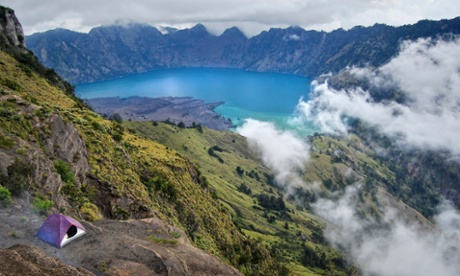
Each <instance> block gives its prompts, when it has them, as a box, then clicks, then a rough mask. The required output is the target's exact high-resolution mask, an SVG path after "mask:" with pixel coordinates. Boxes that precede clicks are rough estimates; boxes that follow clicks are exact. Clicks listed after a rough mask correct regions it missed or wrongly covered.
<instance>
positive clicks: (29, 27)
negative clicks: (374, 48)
mask: <svg viewBox="0 0 460 276" xmlns="http://www.w3.org/2000/svg"><path fill="white" fill-rule="evenodd" d="M3 5H6V6H9V7H11V8H13V9H15V10H16V13H17V15H18V16H19V19H20V21H21V22H22V24H23V27H24V29H25V32H26V33H27V34H31V33H34V32H38V31H45V30H48V29H55V28H57V27H63V28H69V29H73V30H77V31H88V30H89V29H91V28H92V27H95V26H99V25H107V24H111V23H114V22H116V21H118V20H122V21H136V22H140V23H147V24H151V25H153V26H159V25H166V26H173V27H174V26H191V25H195V24H196V23H203V24H204V25H205V26H207V27H208V28H209V29H210V30H212V31H214V32H216V33H221V32H222V31H223V30H225V29H226V28H229V27H232V26H238V27H240V28H241V29H242V30H243V31H244V32H246V34H247V35H249V36H252V35H255V34H258V33H259V32H260V31H261V30H267V29H269V28H271V27H288V26H302V27H304V28H306V29H317V30H332V29H335V28H339V27H342V28H345V29H348V28H351V27H353V26H356V25H364V26H369V25H373V24H374V23H387V24H390V25H402V24H408V23H415V22H416V21H418V20H420V19H424V18H429V19H442V18H453V17H455V16H458V15H459V14H460V5H458V4H457V2H456V1H455V0H437V1H432V0H407V1H399V0H373V1H366V0H324V1H313V0H253V1H245V0H229V1H212V0H197V1H188V0H168V1H166V0H155V1H151V0H137V1H125V0H98V1H90V0H80V1H71V0H42V1H38V2H37V1H35V0H5V1H3ZM31 7H33V8H31Z"/></svg>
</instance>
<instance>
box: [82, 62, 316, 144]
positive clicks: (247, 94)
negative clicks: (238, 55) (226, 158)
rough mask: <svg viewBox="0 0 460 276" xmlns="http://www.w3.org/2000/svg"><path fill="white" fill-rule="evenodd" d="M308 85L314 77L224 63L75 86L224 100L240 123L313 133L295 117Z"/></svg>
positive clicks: (89, 94)
mask: <svg viewBox="0 0 460 276" xmlns="http://www.w3.org/2000/svg"><path fill="white" fill-rule="evenodd" d="M309 91H310V79H308V78H305V77H301V76H296V75H289V74H277V73H258V72H247V71H243V70H238V69H220V68H219V69H216V68H180V69H161V70H156V71H151V72H147V73H142V74H136V75H132V76H127V77H124V78H120V79H114V80H108V81H101V82H95V83H89V84H81V85H77V87H76V94H77V96H79V97H80V98H82V99H90V98H100V97H116V96H118V97H121V98H126V97H130V96H145V97H152V98H154V97H165V96H172V97H185V96H190V97H193V98H196V99H201V100H204V101H205V102H225V104H223V105H221V106H219V107H217V108H216V109H215V111H216V112H218V113H219V114H221V115H222V116H224V117H226V118H230V119H231V120H232V122H233V123H234V124H235V125H237V126H238V125H241V124H242V123H243V122H244V119H246V118H253V119H257V120H261V121H269V122H273V123H274V124H275V125H276V126H277V127H278V128H280V129H296V130H297V132H298V133H299V134H301V135H306V134H311V133H312V131H313V130H312V128H311V127H309V126H302V127H301V128H299V126H294V125H293V124H292V123H291V121H292V118H293V113H294V111H295V107H296V105H297V103H298V101H299V99H300V98H301V97H304V98H306V97H307V96H308V93H309Z"/></svg>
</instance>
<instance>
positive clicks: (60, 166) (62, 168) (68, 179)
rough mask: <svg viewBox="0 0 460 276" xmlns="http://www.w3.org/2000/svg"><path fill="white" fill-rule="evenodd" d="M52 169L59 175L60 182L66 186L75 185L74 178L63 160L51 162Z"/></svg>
mask: <svg viewBox="0 0 460 276" xmlns="http://www.w3.org/2000/svg"><path fill="white" fill-rule="evenodd" d="M53 164H54V168H55V169H56V171H57V172H58V173H59V174H60V175H61V179H62V181H64V182H65V183H67V184H74V183H75V176H74V174H73V172H72V170H71V169H70V164H69V163H67V162H65V161H63V160H56V161H54V162H53Z"/></svg>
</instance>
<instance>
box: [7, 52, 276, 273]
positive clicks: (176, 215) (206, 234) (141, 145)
mask: <svg viewBox="0 0 460 276" xmlns="http://www.w3.org/2000/svg"><path fill="white" fill-rule="evenodd" d="M0 72H1V83H0V91H1V92H2V95H13V94H14V95H18V96H20V97H21V98H23V99H25V100H27V101H29V102H32V103H34V104H36V105H39V106H41V107H42V109H40V111H39V112H36V113H35V114H34V115H33V116H25V115H24V114H21V113H17V114H12V115H11V116H9V117H2V118H0V130H1V132H2V136H5V137H8V139H10V138H11V139H13V140H15V139H17V137H20V138H22V139H24V140H26V141H28V142H29V143H35V141H40V139H42V137H41V136H40V134H43V133H46V131H47V130H46V129H39V128H45V127H47V126H40V125H39V124H35V123H34V122H37V121H40V122H44V121H46V118H49V117H50V116H51V115H52V114H59V115H60V116H62V117H63V118H64V120H66V121H68V122H72V123H73V125H74V126H75V127H76V128H77V130H78V131H79V133H80V134H81V135H82V137H83V139H84V140H85V142H86V147H87V151H88V154H89V163H90V164H91V174H92V177H93V178H95V179H97V181H98V182H99V183H101V185H100V186H97V185H95V186H94V187H92V190H90V191H87V190H78V191H74V192H75V193H78V194H83V197H82V198H83V199H81V201H82V202H91V203H93V204H95V205H97V206H98V207H99V209H100V210H101V209H103V208H111V209H112V210H114V211H112V212H111V213H110V214H109V216H110V217H114V218H128V217H136V215H137V213H136V212H137V209H136V208H144V209H146V210H148V211H149V212H150V213H151V214H156V215H158V216H160V217H161V218H162V219H164V220H166V221H168V222H170V223H173V224H175V225H177V226H179V227H181V228H183V229H184V230H185V231H186V232H187V233H188V234H189V237H190V238H191V240H192V241H193V242H194V243H195V244H196V245H197V246H198V247H200V248H203V249H205V250H206V251H208V252H211V253H213V254H215V255H217V256H219V257H221V258H222V259H223V260H224V261H226V262H228V263H231V264H233V265H234V266H236V267H237V268H239V269H241V271H243V272H246V273H254V272H256V271H259V272H261V273H265V274H276V273H277V272H276V271H277V270H278V269H279V267H278V266H277V265H276V264H275V262H274V261H273V259H271V257H270V256H269V253H268V251H267V249H265V247H263V246H260V245H257V243H256V242H255V241H253V240H249V239H247V238H245V237H244V235H243V233H241V232H240V231H239V230H238V229H237V227H236V226H235V225H234V223H233V221H232V220H231V219H230V215H229V214H228V212H227V210H226V209H225V208H223V207H222V205H221V204H219V203H218V202H217V201H216V200H215V199H214V198H213V195H212V194H211V193H210V192H209V190H208V189H207V188H206V183H205V182H203V181H201V180H200V179H199V172H198V171H197V170H196V168H195V167H194V166H193V164H191V162H190V161H189V160H188V159H185V158H184V157H182V156H181V155H180V154H178V153H177V152H175V151H174V150H171V149H168V148H166V147H165V146H163V145H161V144H159V143H157V142H153V141H150V140H145V139H139V138H138V137H137V136H135V135H133V134H131V133H128V132H126V131H124V130H123V128H122V127H120V126H119V125H117V124H116V123H115V122H111V121H108V120H105V119H103V118H101V117H100V116H99V115H97V114H95V113H94V112H92V111H91V110H88V109H86V108H85V107H84V106H82V105H81V103H79V102H78V101H75V99H74V97H73V95H70V94H66V93H64V92H63V91H61V90H60V89H58V88H57V87H55V86H53V85H51V84H50V83H49V82H48V81H47V80H45V79H43V78H42V77H41V76H40V75H39V74H37V73H36V72H34V70H33V68H32V67H28V65H27V64H21V63H18V62H17V61H16V60H15V59H13V58H12V57H11V56H9V55H8V54H6V53H4V52H1V51H0ZM0 107H1V108H2V110H9V111H11V110H13V111H15V112H17V111H18V108H17V107H15V104H14V103H11V102H1V106H0ZM48 127H49V126H48ZM37 128H38V129H37ZM117 135H118V137H117ZM120 135H121V136H120ZM115 137H117V139H115ZM2 139H3V138H2ZM38 146H39V145H38ZM142 177H144V179H142ZM29 185H30V186H31V187H36V189H35V191H34V188H33V190H32V192H33V193H34V192H35V193H40V187H39V185H40V183H29ZM149 185H150V186H149ZM102 186H103V189H104V190H105V191H107V190H108V191H110V192H109V194H107V192H105V193H104V192H103V191H102V190H101V189H102ZM95 195H99V196H107V195H108V197H110V198H111V199H114V201H113V202H116V205H115V206H103V204H104V203H101V202H98V201H97V200H95V198H96V196H95ZM119 199H126V200H125V201H126V202H128V203H129V204H128V205H121V204H120V200H119ZM122 201H123V200H122ZM80 203H81V202H80ZM126 206H128V207H126ZM74 207H75V208H76V209H78V208H80V207H81V205H80V204H75V205H74ZM133 208H134V209H133ZM75 211H77V210H75Z"/></svg>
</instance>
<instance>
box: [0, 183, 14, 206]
mask: <svg viewBox="0 0 460 276" xmlns="http://www.w3.org/2000/svg"><path fill="white" fill-rule="evenodd" d="M11 201H12V199H11V192H10V190H8V189H7V188H5V187H3V186H0V203H11Z"/></svg>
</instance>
